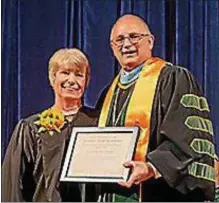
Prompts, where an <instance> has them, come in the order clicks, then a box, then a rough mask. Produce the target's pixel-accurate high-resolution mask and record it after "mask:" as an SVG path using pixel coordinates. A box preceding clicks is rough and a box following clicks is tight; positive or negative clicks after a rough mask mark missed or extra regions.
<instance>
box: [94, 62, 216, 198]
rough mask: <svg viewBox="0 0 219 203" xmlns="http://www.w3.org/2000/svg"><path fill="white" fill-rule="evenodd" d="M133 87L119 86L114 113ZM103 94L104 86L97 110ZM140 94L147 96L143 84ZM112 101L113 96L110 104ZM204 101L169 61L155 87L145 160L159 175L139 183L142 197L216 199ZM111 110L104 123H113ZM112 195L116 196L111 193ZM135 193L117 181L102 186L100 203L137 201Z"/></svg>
mask: <svg viewBox="0 0 219 203" xmlns="http://www.w3.org/2000/svg"><path fill="white" fill-rule="evenodd" d="M134 85H135V84H133V85H132V86H131V87H130V88H128V89H127V90H122V89H120V90H119V91H120V97H119V100H118V103H119V104H117V106H118V109H117V110H116V112H117V116H118V113H119V112H120V109H121V108H123V104H124V103H125V100H126V99H127V95H128V94H129V93H130V92H133V89H134ZM117 89H118V87H117ZM117 89H116V90H115V91H117ZM106 92H107V90H106V89H105V90H104V93H103V94H102V96H101V97H100V99H99V102H98V105H99V106H98V108H99V109H101V103H102V102H103V100H104V99H103V98H104V97H105V94H106ZM143 94H147V87H145V91H144V92H143ZM114 99H115V96H114V98H113V99H112V102H114ZM206 105H207V101H206V99H205V98H204V97H203V96H202V93H201V91H200V88H199V86H198V84H197V82H196V81H195V79H194V77H193V76H192V75H191V73H190V72H189V71H188V70H186V69H184V68H182V67H178V66H173V65H172V64H169V63H168V64H167V65H166V66H165V67H164V68H163V70H162V71H161V73H160V75H159V78H158V82H157V86H156V91H155V96H154V100H153V105H152V112H151V122H150V140H149V146H148V151H147V152H145V160H147V161H149V162H150V163H152V164H153V165H154V167H155V168H156V169H157V170H158V172H159V173H160V174H161V177H160V178H158V179H155V178H151V179H150V180H147V181H145V182H143V184H142V201H204V200H211V201H212V200H214V190H215V182H214V175H215V174H214V168H213V167H214V145H213V144H212V143H213V139H212V138H213V137H212V136H213V130H212V124H211V121H210V118H209V108H208V105H207V107H206ZM111 106H113V105H111ZM126 109H127V108H126ZM109 111H110V112H111V114H109V115H108V121H107V126H112V125H113V124H112V112H113V111H112V109H110V110H109ZM124 113H125V111H124ZM122 118H125V116H120V119H119V121H118V124H117V126H123V125H124V120H122ZM113 193H115V194H117V196H114V197H113V195H112V194H113ZM138 194H139V186H136V185H133V186H132V187H131V188H130V189H127V188H125V187H122V186H119V185H118V184H114V185H112V184H102V195H101V197H102V198H101V201H113V198H114V201H138ZM115 197H116V198H115ZM127 198H128V199H127ZM129 198H131V199H129Z"/></svg>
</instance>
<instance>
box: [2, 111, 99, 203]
mask: <svg viewBox="0 0 219 203" xmlns="http://www.w3.org/2000/svg"><path fill="white" fill-rule="evenodd" d="M89 115H90V114H88V111H87V110H86V111H85V109H81V110H80V111H79V112H78V113H77V114H76V115H75V116H74V118H73V120H72V121H67V123H66V124H65V125H64V127H63V128H62V129H61V132H60V133H58V132H55V133H54V135H52V136H51V135H50V134H49V133H48V132H43V133H37V131H38V127H37V125H36V124H34V122H35V121H36V120H37V119H39V117H38V114H35V115H32V116H30V117H28V118H26V119H22V120H21V121H19V123H18V124H17V126H16V128H15V130H14V132H13V134H12V137H11V140H10V143H9V146H8V148H7V152H6V155H5V158H4V162H3V166H2V184H1V188H2V191H1V194H2V201H7V202H11V201H13V202H16V201H18V202H22V201H40V202H46V201H53V202H54V201H55V202H58V201H68V202H75V201H76V202H79V201H82V200H85V201H95V200H96V198H95V190H94V186H93V185H92V184H86V188H85V189H86V195H85V197H82V195H84V194H82V187H83V185H82V184H77V183H70V182H68V183H63V182H62V183H61V182H59V178H60V172H61V169H62V165H63V161H64V157H65V153H66V149H67V146H68V142H69V139H70V135H71V132H72V128H74V126H77V127H80V126H95V125H96V118H94V117H91V116H89ZM84 198H85V199H84Z"/></svg>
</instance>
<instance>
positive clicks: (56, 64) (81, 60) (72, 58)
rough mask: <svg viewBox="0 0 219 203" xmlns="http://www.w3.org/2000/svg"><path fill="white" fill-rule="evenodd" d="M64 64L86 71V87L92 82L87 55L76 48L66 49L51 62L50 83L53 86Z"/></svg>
mask: <svg viewBox="0 0 219 203" xmlns="http://www.w3.org/2000/svg"><path fill="white" fill-rule="evenodd" d="M62 64H68V65H76V66H77V67H78V68H79V69H81V68H85V70H86V86H87V85H88V83H89V81H90V64H89V61H88V59H87V57H86V56H85V54H84V53H83V52H82V51H80V50H79V49H76V48H65V49H59V50H58V51H56V52H55V53H54V54H53V55H52V57H51V58H50V60H49V81H50V84H51V85H52V86H53V84H54V79H55V74H56V72H57V71H58V70H59V68H60V67H61V65H62Z"/></svg>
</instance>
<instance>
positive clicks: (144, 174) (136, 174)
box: [119, 161, 155, 188]
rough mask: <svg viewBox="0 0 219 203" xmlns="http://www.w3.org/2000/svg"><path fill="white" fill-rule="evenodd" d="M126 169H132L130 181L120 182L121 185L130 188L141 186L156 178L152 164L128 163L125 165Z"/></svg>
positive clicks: (141, 162)
mask: <svg viewBox="0 0 219 203" xmlns="http://www.w3.org/2000/svg"><path fill="white" fill-rule="evenodd" d="M123 165H124V166H125V167H132V173H131V176H130V178H129V180H128V181H127V182H126V181H122V182H119V185H121V186H124V187H128V188H130V187H131V186H132V185H133V184H136V185H137V184H139V183H141V182H142V181H145V180H148V179H149V178H151V177H153V176H155V174H154V171H153V168H152V167H151V165H150V164H148V163H145V162H143V161H128V162H126V163H124V164H123Z"/></svg>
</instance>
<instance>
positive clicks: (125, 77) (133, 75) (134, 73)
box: [119, 63, 144, 85]
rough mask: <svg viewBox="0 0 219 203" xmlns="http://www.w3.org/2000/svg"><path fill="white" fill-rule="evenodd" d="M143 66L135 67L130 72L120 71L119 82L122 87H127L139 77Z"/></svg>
mask: <svg viewBox="0 0 219 203" xmlns="http://www.w3.org/2000/svg"><path fill="white" fill-rule="evenodd" d="M143 66H144V63H143V64H141V65H139V66H137V67H136V68H134V69H133V70H131V71H125V70H124V69H122V70H121V74H120V78H119V81H120V83H121V84H123V85H127V84H129V83H131V82H133V81H134V80H136V79H137V78H138V77H139V74H140V72H141V70H142V68H143Z"/></svg>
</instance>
